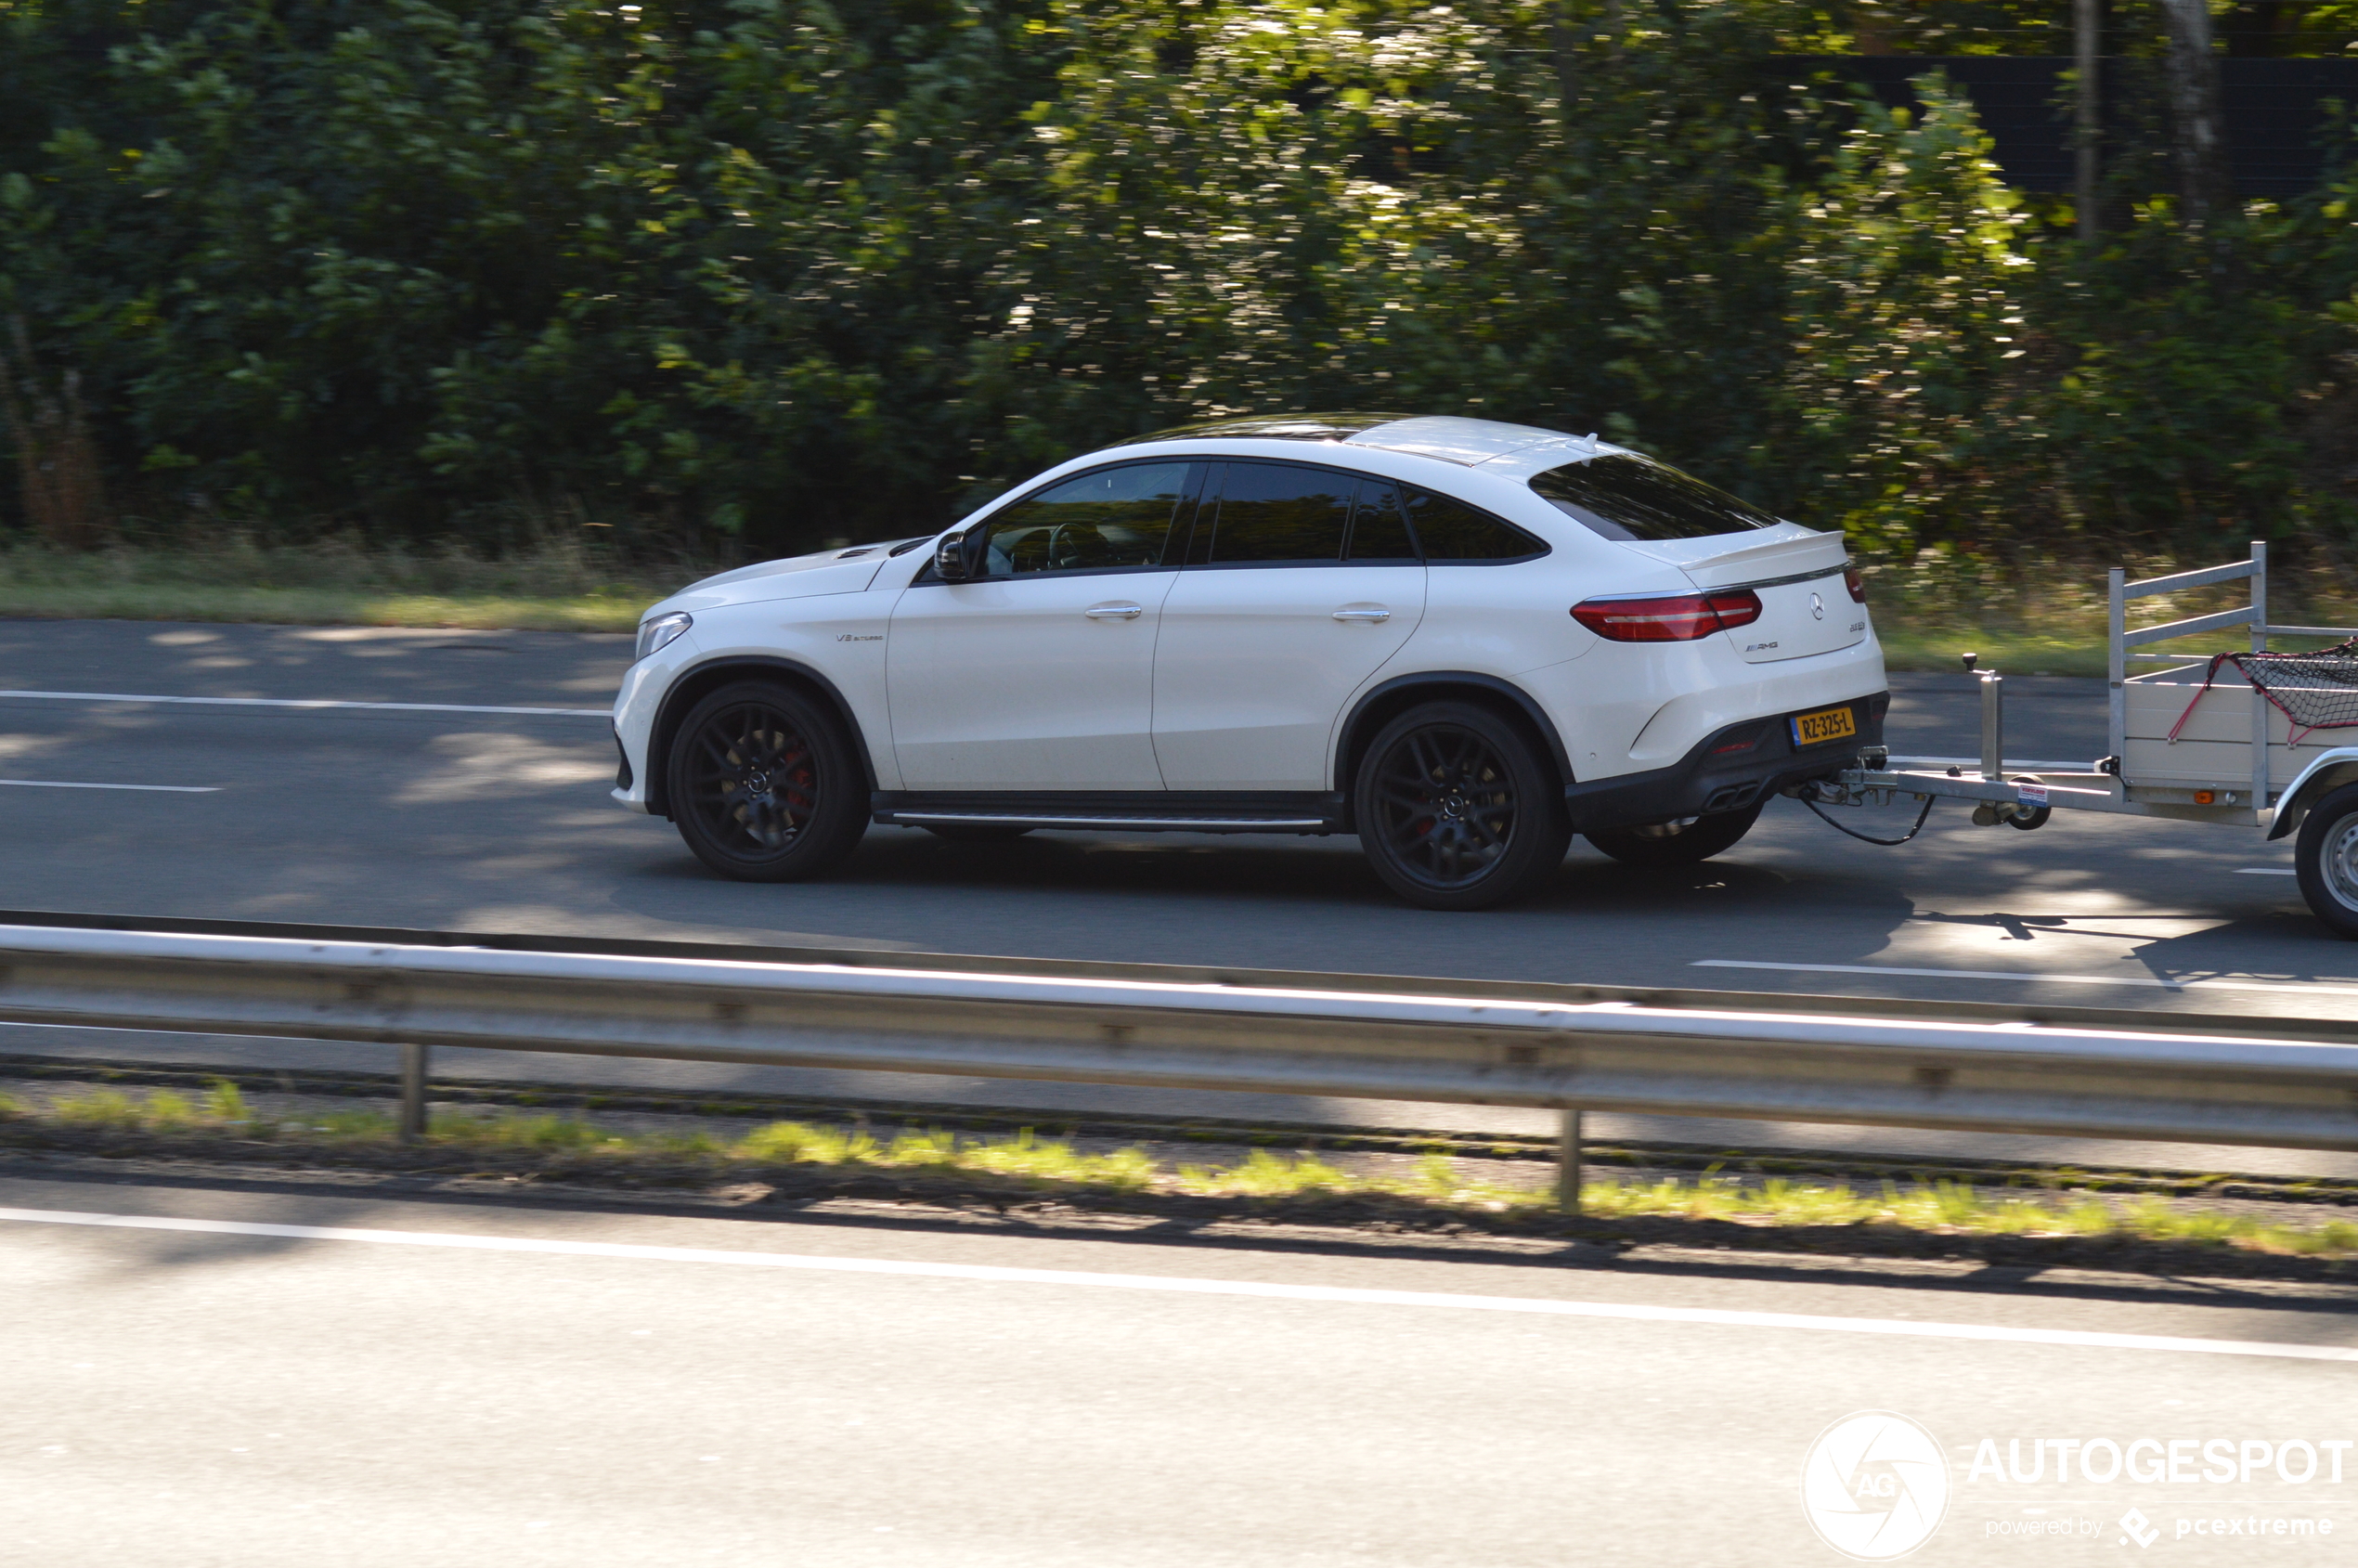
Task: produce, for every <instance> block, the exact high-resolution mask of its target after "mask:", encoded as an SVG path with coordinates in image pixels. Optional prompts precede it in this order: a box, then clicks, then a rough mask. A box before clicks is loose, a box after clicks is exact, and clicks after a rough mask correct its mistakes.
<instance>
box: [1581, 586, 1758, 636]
mask: <svg viewBox="0 0 2358 1568" xmlns="http://www.w3.org/2000/svg"><path fill="white" fill-rule="evenodd" d="M1572 618H1573V619H1574V620H1576V621H1578V622H1579V623H1580V624H1581V625H1582V626H1585V627H1587V628H1588V629H1589V630H1591V631H1593V632H1595V633H1596V634H1597V635H1598V636H1600V637H1601V638H1604V639H1605V640H1606V641H1610V642H1692V641H1694V640H1695V639H1696V638H1698V637H1708V636H1710V635H1711V634H1712V633H1713V632H1715V631H1733V630H1734V629H1735V628H1738V627H1740V626H1750V625H1751V624H1752V623H1753V622H1755V621H1756V620H1758V619H1759V618H1760V595H1758V594H1756V593H1755V592H1753V591H1752V590H1750V589H1748V588H1740V589H1733V590H1720V591H1719V592H1717V593H1666V594H1663V595H1661V596H1659V597H1649V598H1643V599H1591V600H1589V601H1588V602H1587V603H1584V604H1574V606H1573V607H1572Z"/></svg>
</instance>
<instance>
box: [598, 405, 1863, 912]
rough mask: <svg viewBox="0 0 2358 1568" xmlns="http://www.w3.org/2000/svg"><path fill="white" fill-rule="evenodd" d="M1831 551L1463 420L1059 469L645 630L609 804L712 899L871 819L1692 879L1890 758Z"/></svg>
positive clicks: (1853, 579) (1853, 588) (1453, 892)
mask: <svg viewBox="0 0 2358 1568" xmlns="http://www.w3.org/2000/svg"><path fill="white" fill-rule="evenodd" d="M1848 566H1849V563H1848V559H1847V557H1846V555H1845V553H1844V551H1843V541H1842V538H1841V536H1839V535H1836V534H1823V533H1815V532H1812V531H1810V530H1809V529H1807V528H1803V527H1799V526H1797V525H1794V524H1791V523H1783V522H1780V521H1778V520H1777V519H1776V518H1774V517H1771V516H1769V514H1767V513H1766V512H1761V511H1759V510H1757V509H1756V508H1754V507H1752V506H1749V505H1747V504H1746V503H1744V502H1743V501H1740V500H1738V499H1735V498H1733V497H1731V496H1729V495H1727V494H1725V493H1723V492H1721V491H1718V490H1716V489H1714V488H1712V487H1711V486H1707V485H1704V484H1703V483H1702V482H1700V481H1698V480H1695V479H1691V478H1690V477H1688V476H1687V475H1685V474H1683V473H1679V472H1678V471H1677V470H1676V469H1671V468H1666V467H1665V466H1663V465H1661V464H1659V463H1657V462H1654V461H1653V460H1651V459H1648V458H1644V457H1641V456H1639V455H1638V454H1637V453H1634V452H1629V451H1626V450H1623V449H1621V448H1619V447H1613V446H1610V445H1607V444H1604V443H1600V442H1599V441H1598V440H1597V439H1596V438H1595V437H1594V436H1587V437H1583V436H1574V435H1565V434H1559V433H1557V432H1555V431H1548V430H1535V429H1532V428H1530V427H1528V426H1523V425H1511V424H1501V423H1496V422H1494V421H1486V420H1468V419H1454V418H1404V417H1399V416H1394V415H1380V414H1344V415H1328V416H1303V417H1299V418H1290V419H1278V418H1259V419H1239V420H1229V421H1219V422H1214V423H1207V424H1198V425H1195V426H1191V427H1188V428H1185V429H1182V430H1175V431H1171V432H1167V433H1165V434H1160V435H1150V436H1142V437H1139V438H1137V439H1135V440H1132V441H1125V442H1122V443H1121V444H1120V445H1118V446H1115V447H1108V448H1107V449H1105V450H1103V451H1098V452H1094V453H1091V454H1089V455H1088V456H1086V457H1081V458H1075V459H1073V460H1070V461H1069V462H1065V463H1061V464H1059V465H1058V466H1056V467H1055V468H1053V469H1050V470H1049V471H1048V472H1047V473H1043V474H1042V475H1040V476H1039V477H1038V478H1037V479H1034V480H1033V481H1031V482H1030V484H1028V485H1025V486H1021V487H1020V488H1018V489H1017V490H1014V491H1012V492H1010V493H1009V494H1008V495H1006V496H1004V497H1002V498H1001V499H998V500H996V501H994V502H992V503H991V505H989V506H987V507H985V508H983V509H982V510H981V511H980V512H976V513H975V514H974V515H973V516H971V517H969V518H967V519H966V520H965V522H963V523H961V524H959V525H957V526H956V527H954V528H952V529H951V530H949V531H948V532H947V533H944V534H941V535H938V536H930V537H927V538H914V539H904V540H902V541H900V543H897V544H886V545H863V546H860V547H858V548H855V549H850V550H834V551H824V552H823V553H821V554H817V555H806V556H800V557H797V558H796V559H794V560H790V561H776V562H771V563H768V564H763V565H758V566H748V567H745V568H744V569H743V570H740V571H734V572H727V573H723V574H722V575H721V576H719V577H709V578H706V580H705V581H703V582H700V583H697V584H696V585H695V586H693V588H690V589H688V590H685V591H684V592H681V593H678V594H675V595H673V596H672V597H671V598H669V599H667V600H665V601H664V602H663V603H660V604H657V605H656V606H654V609H652V610H650V611H649V612H648V613H647V617H646V619H645V620H644V621H643V622H642V623H641V626H640V628H639V649H638V653H639V656H638V660H637V662H636V663H635V664H634V665H633V666H632V667H631V668H630V671H629V673H628V675H627V676H626V677H625V678H624V680H623V683H622V690H621V692H620V693H619V694H618V695H617V696H616V697H615V710H614V712H615V734H616V737H617V739H618V740H619V742H620V744H621V747H622V770H621V776H620V783H619V787H618V788H616V789H615V798H616V799H618V800H621V801H623V802H624V803H626V804H628V805H630V806H633V807H636V808H638V809H640V810H647V811H654V812H657V813H660V814H662V815H664V816H667V817H669V818H670V819H671V820H672V821H674V822H675V823H678V824H679V827H680V836H681V837H683V838H685V839H686V840H687V842H688V847H689V848H690V849H693V850H694V851H695V853H696V855H697V856H698V857H699V858H700V859H702V860H703V861H704V862H705V863H706V865H709V866H711V867H712V868H713V869H714V870H716V871H718V872H719V873H721V874H722V875H726V876H732V877H739V878H744V879H746V880H754V881H787V880H792V879H796V878H799V877H805V876H809V875H812V874H814V873H816V872H818V871H820V870H822V869H823V868H824V867H826V866H828V865H830V864H832V863H834V862H836V861H838V860H840V859H842V858H843V856H845V855H846V854H847V853H849V851H850V849H851V848H852V846H853V845H854V844H856V843H857V842H858V841H859V839H860V836H861V835H862V832H864V831H865V830H866V827H867V824H868V823H870V822H872V821H873V822H878V823H906V824H910V825H913V826H917V827H923V828H929V829H931V830H932V831H934V832H935V833H938V834H940V835H942V836H945V837H949V838H953V839H986V838H997V837H1013V836H1017V835H1018V834H1024V833H1029V832H1031V831H1033V830H1035V829H1041V828H1070V829H1114V830H1119V831H1122V832H1135V831H1140V830H1152V829H1166V830H1177V831H1183V832H1189V833H1296V834H1329V833H1355V834H1357V835H1358V836H1359V839H1360V842H1361V845H1362V846H1363V848H1364V849H1366V851H1367V855H1368V857H1369V859H1370V860H1371V861H1372V862H1374V864H1375V867H1376V870H1377V871H1378V872H1379V873H1380V875H1382V877H1383V879H1384V880H1385V881H1386V882H1387V883H1389V884H1390V885H1391V886H1392V887H1393V888H1394V889H1396V890H1397V891H1398V892H1399V893H1400V894H1401V895H1402V896H1403V897H1405V898H1406V899H1408V900H1409V901H1412V902H1415V903H1419V904H1422V905H1425V906H1426V907H1429V908H1435V909H1471V908H1478V907H1481V906H1483V905H1486V904H1491V903H1496V902H1497V901H1499V900H1501V899H1505V898H1508V897H1510V896H1512V895H1513V894H1515V893H1517V892H1520V891H1522V890H1523V889H1524V888H1528V887H1530V886H1532V885H1533V884H1534V883H1535V882H1536V881H1538V880H1539V879H1541V878H1543V877H1545V876H1547V875H1549V874H1550V873H1551V872H1552V871H1553V870H1554V869H1555V868H1556V866H1557V865H1559V864H1560V863H1561V861H1562V859H1563V854H1564V850H1565V848H1566V846H1567V844H1568V842H1569V840H1570V837H1571V836H1572V834H1573V833H1574V832H1575V831H1576V832H1579V833H1582V834H1585V835H1586V836H1587V837H1588V838H1589V840H1590V841H1591V842H1592V843H1594V844H1595V845H1596V846H1597V847H1598V848H1599V849H1603V850H1605V851H1606V852H1607V853H1609V854H1613V855H1617V856H1619V857H1621V858H1623V859H1625V860H1632V861H1647V862H1684V861H1696V860H1701V859H1703V858H1704V857H1705V856H1708V855H1713V854H1717V852H1718V851H1720V850H1722V849H1726V848H1728V847H1729V846H1730V845H1731V844H1733V843H1734V842H1735V841H1736V840H1737V839H1738V838H1740V837H1742V836H1743V834H1744V832H1745V830H1746V829H1748V828H1749V827H1751V825H1752V823H1753V819H1754V818H1755V817H1756V816H1757V815H1758V814H1759V811H1760V808H1761V806H1762V804H1763V803H1764V802H1765V801H1766V800H1767V799H1768V797H1769V796H1770V795H1772V794H1775V793H1777V792H1778V791H1780V790H1783V789H1788V788H1791V787H1793V786H1794V785H1796V784H1800V783H1802V782H1803V781H1806V780H1808V779H1811V778H1816V777H1820V776H1822V775H1825V774H1828V773H1831V772H1833V771H1835V770H1836V769H1838V768H1841V767H1844V766H1846V765H1848V764H1849V763H1850V762H1851V761H1852V759H1853V758H1855V757H1856V755H1857V753H1858V751H1859V748H1860V747H1861V746H1864V745H1872V744H1875V743H1877V742H1879V741H1880V740H1881V739H1882V729H1883V717H1884V709H1885V705H1886V703H1887V702H1888V697H1887V695H1886V693H1885V690H1884V669H1883V653H1882V650H1881V649H1880V648H1879V647H1878V646H1877V644H1876V642H1875V638H1874V633H1873V632H1872V629H1870V628H1869V625H1868V617H1867V609H1866V604H1865V603H1864V596H1863V594H1862V593H1861V591H1860V590H1859V578H1858V577H1857V575H1856V574H1855V573H1853V572H1851V571H1849V570H1848Z"/></svg>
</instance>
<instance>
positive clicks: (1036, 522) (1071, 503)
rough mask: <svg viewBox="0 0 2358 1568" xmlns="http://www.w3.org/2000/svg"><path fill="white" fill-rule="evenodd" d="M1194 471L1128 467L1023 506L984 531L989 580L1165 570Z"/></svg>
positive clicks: (1080, 479) (1071, 483) (1081, 479)
mask: <svg viewBox="0 0 2358 1568" xmlns="http://www.w3.org/2000/svg"><path fill="white" fill-rule="evenodd" d="M1193 466H1194V465H1192V464H1189V463H1185V462H1144V463H1122V464H1120V465H1118V466H1116V467H1113V468H1101V469H1097V470H1095V471H1094V472H1092V473H1082V474H1076V475H1075V476H1073V477H1072V478H1070V479H1068V480H1065V481H1064V482H1063V483H1061V484H1059V485H1056V486H1051V487H1050V488H1048V489H1045V490H1043V491H1042V492H1040V494H1038V495H1036V496H1032V497H1030V498H1029V499H1025V500H1019V501H1017V502H1016V504H1015V505H1013V506H1011V507H1009V508H1007V509H1006V510H1005V511H1004V512H1000V513H999V514H998V515H997V516H995V517H993V518H991V520H990V521H989V522H987V523H984V524H982V525H981V528H982V532H983V544H982V561H983V575H984V576H986V577H1029V576H1031V575H1034V574H1037V573H1040V572H1103V571H1109V570H1114V569H1117V568H1120V567H1124V566H1130V567H1137V566H1160V565H1161V564H1162V552H1163V547H1164V546H1165V545H1166V544H1167V543H1168V542H1169V540H1170V538H1171V520H1172V518H1173V516H1174V515H1176V514H1177V512H1178V510H1179V503H1180V502H1181V501H1183V500H1185V499H1186V496H1187V490H1188V486H1187V477H1188V471H1189V469H1190V468H1191V467H1193Z"/></svg>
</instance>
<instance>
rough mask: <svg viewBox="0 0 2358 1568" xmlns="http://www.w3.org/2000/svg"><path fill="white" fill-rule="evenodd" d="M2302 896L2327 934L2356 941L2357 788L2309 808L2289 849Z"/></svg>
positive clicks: (2346, 786) (2346, 789) (2351, 786)
mask: <svg viewBox="0 0 2358 1568" xmlns="http://www.w3.org/2000/svg"><path fill="white" fill-rule="evenodd" d="M2293 868H2294V870H2295V871H2296V872H2297V873H2298V874H2299V875H2300V896H2301V897H2302V898H2303V899H2305V900H2307V901H2308V902H2309V912H2310V913H2311V914H2314V915H2315V916H2316V917H2317V919H2318V921H2319V923H2320V924H2322V925H2323V926H2324V927H2326V929H2327V930H2329V931H2331V932H2332V933H2333V934H2334V935H2336V936H2338V937H2348V938H2350V939H2352V940H2358V784H2344V785H2342V786H2341V787H2340V788H2339V789H2337V790H2335V791H2334V792H2333V793H2331V794H2330V795H2328V796H2326V797H2325V798H2324V799H2323V800H2320V801H2318V802H2317V804H2315V805H2314V806H2312V807H2310V808H2309V814H2308V815H2307V816H2306V817H2303V818H2302V819H2301V822H2300V838H2299V839H2298V840H2296V841H2295V843H2294V846H2293Z"/></svg>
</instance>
